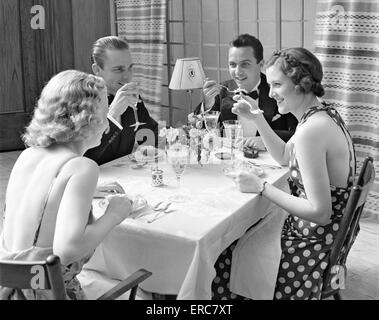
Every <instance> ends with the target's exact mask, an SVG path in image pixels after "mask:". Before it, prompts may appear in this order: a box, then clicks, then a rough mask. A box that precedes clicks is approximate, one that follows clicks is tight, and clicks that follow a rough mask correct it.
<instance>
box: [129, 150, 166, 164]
mask: <svg viewBox="0 0 379 320" xmlns="http://www.w3.org/2000/svg"><path fill="white" fill-rule="evenodd" d="M164 156H165V153H164V151H163V150H161V149H156V148H154V147H151V146H146V147H141V148H139V149H138V150H137V151H136V152H134V158H135V160H136V161H137V162H143V163H144V162H155V161H156V160H162V159H164Z"/></svg>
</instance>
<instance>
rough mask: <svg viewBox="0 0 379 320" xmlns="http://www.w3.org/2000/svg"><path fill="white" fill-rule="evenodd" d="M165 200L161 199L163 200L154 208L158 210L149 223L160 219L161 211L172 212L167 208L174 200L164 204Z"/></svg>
mask: <svg viewBox="0 0 379 320" xmlns="http://www.w3.org/2000/svg"><path fill="white" fill-rule="evenodd" d="M163 202H164V201H161V202H159V203H157V204H156V205H155V206H154V207H153V210H154V211H156V213H155V215H154V217H152V218H151V219H150V220H148V221H147V222H148V223H151V222H153V221H155V220H156V219H158V216H159V215H160V214H161V213H169V212H171V210H167V209H168V207H169V206H170V205H171V203H172V202H167V203H166V204H165V205H163V206H162V203H163Z"/></svg>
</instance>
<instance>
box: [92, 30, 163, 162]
mask: <svg viewBox="0 0 379 320" xmlns="http://www.w3.org/2000/svg"><path fill="white" fill-rule="evenodd" d="M91 60H92V70H93V73H94V74H95V75H97V76H99V77H102V78H103V79H104V81H105V83H106V86H107V90H108V103H109V112H108V121H109V130H108V132H106V133H104V135H103V138H102V140H101V144H100V145H99V146H97V147H95V148H93V149H90V150H88V151H87V152H86V153H85V156H86V157H88V158H91V159H93V160H94V161H96V162H97V164H98V165H101V164H103V163H106V162H109V161H112V160H114V159H117V158H119V157H122V156H125V155H128V154H130V153H131V152H132V151H133V149H134V147H135V145H136V142H137V143H138V144H142V143H144V145H153V146H156V145H157V141H158V123H157V122H156V121H155V120H154V119H153V118H151V117H150V115H149V112H148V110H147V109H146V107H145V105H144V103H143V101H142V100H141V97H140V95H139V90H138V84H137V83H133V82H131V81H132V76H133V61H132V57H131V54H130V51H129V45H128V43H127V42H126V41H125V40H123V39H121V38H119V37H115V36H109V37H104V38H100V39H98V40H97V41H96V42H95V43H94V45H93V49H92V56H91ZM136 114H137V117H136ZM137 121H139V122H140V123H141V125H139V123H136V122H137ZM142 123H143V124H142Z"/></svg>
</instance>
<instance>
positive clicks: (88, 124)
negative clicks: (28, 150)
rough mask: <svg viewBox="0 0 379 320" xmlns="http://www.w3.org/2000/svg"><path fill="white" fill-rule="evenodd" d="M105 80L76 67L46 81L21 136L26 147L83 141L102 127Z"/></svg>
mask: <svg viewBox="0 0 379 320" xmlns="http://www.w3.org/2000/svg"><path fill="white" fill-rule="evenodd" d="M105 87H106V86H105V82H104V80H103V79H102V78H99V77H97V76H94V75H91V74H88V73H85V72H80V71H76V70H67V71H63V72H60V73H58V74H57V75H55V76H54V77H53V78H51V79H50V81H49V82H48V83H47V84H46V86H45V87H44V88H43V90H42V92H41V96H40V98H39V100H38V102H37V106H36V108H35V109H34V114H33V118H32V120H31V122H30V124H29V125H28V126H27V127H26V132H25V134H24V135H23V136H22V139H23V141H24V143H25V144H26V145H27V146H30V147H31V146H33V147H49V146H51V145H54V144H63V143H67V142H73V141H80V140H84V139H86V138H88V137H89V136H90V135H92V134H94V133H95V132H97V131H98V128H100V127H102V122H103V121H104V119H102V118H101V117H100V115H99V112H98V109H99V106H100V104H99V102H100V92H101V91H102V90H103V89H104V88H105Z"/></svg>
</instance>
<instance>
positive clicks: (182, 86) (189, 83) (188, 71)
mask: <svg viewBox="0 0 379 320" xmlns="http://www.w3.org/2000/svg"><path fill="white" fill-rule="evenodd" d="M204 80H205V74H204V70H203V67H202V65H201V62H200V59H199V58H182V59H177V60H176V63H175V68H174V72H173V73H172V76H171V81H170V84H169V86H168V87H169V88H170V89H172V90H187V93H188V96H189V106H188V109H189V112H188V113H191V112H192V91H193V89H200V88H202V87H203V83H204Z"/></svg>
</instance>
